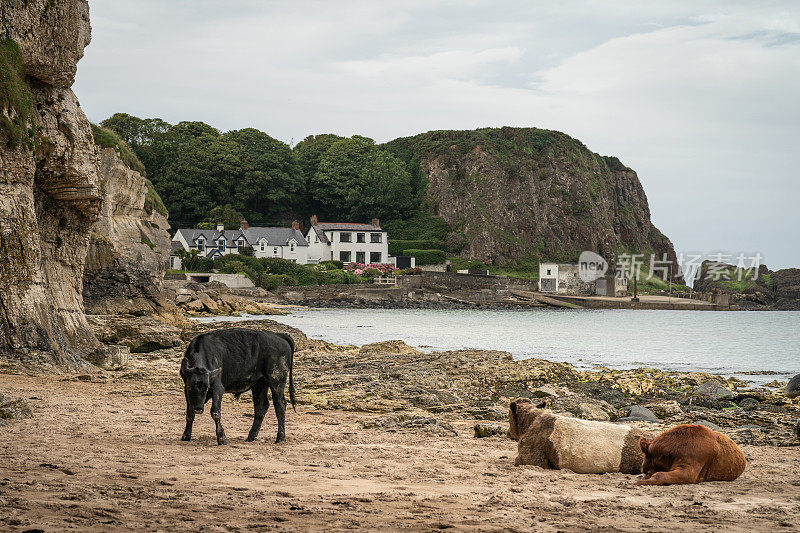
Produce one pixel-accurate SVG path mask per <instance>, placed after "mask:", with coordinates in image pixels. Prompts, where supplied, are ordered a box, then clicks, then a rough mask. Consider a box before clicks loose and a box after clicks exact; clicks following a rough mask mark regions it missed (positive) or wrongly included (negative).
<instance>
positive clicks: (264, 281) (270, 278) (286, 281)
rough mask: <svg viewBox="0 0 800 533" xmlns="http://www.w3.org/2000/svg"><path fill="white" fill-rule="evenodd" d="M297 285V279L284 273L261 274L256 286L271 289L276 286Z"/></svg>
mask: <svg viewBox="0 0 800 533" xmlns="http://www.w3.org/2000/svg"><path fill="white" fill-rule="evenodd" d="M294 285H297V280H296V279H294V278H293V277H292V276H287V275H286V274H262V275H261V276H260V277H259V279H258V286H259V287H261V288H262V289H266V290H268V291H271V290H272V289H274V288H276V287H292V286H294Z"/></svg>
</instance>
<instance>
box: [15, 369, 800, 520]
mask: <svg viewBox="0 0 800 533" xmlns="http://www.w3.org/2000/svg"><path fill="white" fill-rule="evenodd" d="M0 383H2V386H3V389H4V390H6V391H7V393H8V394H9V395H11V396H15V397H24V398H38V399H31V400H29V401H30V403H31V404H32V407H33V409H34V412H35V418H33V419H31V420H23V421H18V422H15V423H13V424H12V425H11V426H9V427H7V428H5V429H4V432H5V433H6V435H5V436H6V438H5V439H4V444H3V446H2V450H1V451H0V457H1V458H2V464H3V465H4V467H3V469H2V470H3V472H2V475H1V477H2V485H0V520H2V522H3V523H4V524H6V526H13V529H16V530H19V531H23V530H27V529H31V528H39V529H42V530H45V531H57V530H65V529H71V528H76V529H79V530H82V531H108V530H142V531H144V530H150V531H166V530H170V531H244V530H285V531H301V530H328V531H332V530H347V529H375V528H383V529H388V530H415V531H418V530H435V529H453V530H467V531H468V530H474V531H526V530H540V531H580V530H585V529H587V528H594V529H598V530H621V531H642V530H649V531H666V530H673V531H674V530H709V531H710V530H717V531H718V530H721V529H722V530H726V531H775V530H782V529H785V530H787V531H788V530H792V529H793V528H796V527H797V523H796V519H797V516H798V515H800V481H798V480H797V478H796V475H795V474H796V472H797V471H798V469H799V468H800V449H798V448H775V447H755V446H746V447H745V448H744V449H745V453H746V455H747V457H748V460H749V462H750V464H749V466H748V469H747V470H746V471H745V473H744V474H743V475H742V477H741V478H740V479H739V480H738V481H736V482H734V483H707V484H703V485H698V486H683V487H648V488H642V487H634V486H633V485H632V481H633V479H634V477H633V476H626V475H623V474H606V475H578V474H573V473H570V472H560V471H545V470H541V469H538V468H535V467H514V466H513V457H514V455H515V445H516V443H514V442H513V441H510V440H507V439H505V438H502V437H499V436H498V437H491V438H485V439H475V438H473V437H472V434H471V433H472V432H471V425H472V423H473V422H474V421H470V420H462V421H456V422H454V426H455V427H456V429H457V430H458V433H459V435H458V436H457V437H437V436H431V435H427V434H421V433H418V432H414V431H402V432H387V431H385V430H381V429H363V428H362V425H361V423H360V422H361V421H362V420H364V419H369V418H371V417H372V416H374V415H365V414H362V413H349V412H343V411H335V410H334V411H324V412H323V411H318V410H316V409H313V408H308V407H305V406H303V407H301V408H300V409H299V410H298V413H296V414H295V413H291V414H289V418H288V424H287V428H288V437H287V442H286V443H285V444H283V445H274V444H272V438H273V432H274V431H275V422H274V418H273V417H272V416H268V417H267V418H266V419H265V427H264V429H263V430H262V434H261V435H260V437H259V439H258V440H257V441H256V442H255V443H245V442H244V437H245V436H246V432H247V429H248V427H249V424H250V419H249V414H250V413H251V405H250V404H249V402H247V401H244V398H243V399H242V400H240V401H233V400H232V399H229V398H226V401H225V404H224V407H223V417H224V420H225V423H226V428H227V432H228V434H229V436H230V437H231V445H230V446H228V447H218V446H216V445H215V442H214V437H213V430H212V428H213V426H212V423H211V421H210V419H208V420H207V419H206V418H208V417H204V418H203V419H202V421H201V422H200V423H198V424H197V430H196V438H195V440H193V441H192V442H190V443H184V442H181V441H180V440H179V436H180V431H181V427H182V426H181V424H182V418H183V405H182V400H183V399H182V396H181V394H180V393H179V392H177V391H159V390H152V389H150V388H148V387H142V386H141V385H140V384H139V383H136V382H130V383H114V384H102V383H91V382H80V381H67V382H64V381H60V380H59V379H58V378H55V377H27V376H2V378H0ZM270 415H272V413H271V412H270Z"/></svg>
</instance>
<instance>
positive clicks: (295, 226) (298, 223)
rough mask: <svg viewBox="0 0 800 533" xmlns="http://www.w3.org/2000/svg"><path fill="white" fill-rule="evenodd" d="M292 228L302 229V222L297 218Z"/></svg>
mask: <svg viewBox="0 0 800 533" xmlns="http://www.w3.org/2000/svg"><path fill="white" fill-rule="evenodd" d="M292 229H300V222H298V221H297V220H295V221H294V222H292Z"/></svg>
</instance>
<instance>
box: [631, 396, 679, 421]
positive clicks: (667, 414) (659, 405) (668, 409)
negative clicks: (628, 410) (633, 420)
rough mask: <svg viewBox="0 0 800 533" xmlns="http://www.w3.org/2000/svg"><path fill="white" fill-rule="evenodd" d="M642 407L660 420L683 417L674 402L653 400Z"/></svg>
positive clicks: (676, 403)
mask: <svg viewBox="0 0 800 533" xmlns="http://www.w3.org/2000/svg"><path fill="white" fill-rule="evenodd" d="M642 407H647V408H648V409H649V410H650V411H652V412H653V414H655V415H656V416H657V417H658V418H660V419H662V420H663V419H665V418H671V417H673V416H682V415H683V409H682V408H681V404H679V403H678V402H676V401H675V400H655V401H652V402H647V403H645V404H643V405H642ZM629 416H630V415H629Z"/></svg>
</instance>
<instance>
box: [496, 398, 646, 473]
mask: <svg viewBox="0 0 800 533" xmlns="http://www.w3.org/2000/svg"><path fill="white" fill-rule="evenodd" d="M544 407H545V403H544V402H541V403H538V404H534V403H533V402H532V401H531V400H529V399H528V398H517V399H516V400H514V401H512V402H511V405H510V408H509V409H510V412H509V428H508V437H509V438H510V439H513V440H515V441H517V442H518V443H519V444H518V445H517V458H516V459H515V460H514V464H516V465H534V466H540V467H542V468H552V469H568V470H572V471H573V472H577V473H579V474H602V473H605V472H622V473H624V474H641V473H642V460H643V459H644V454H643V453H642V448H641V447H640V446H639V438H640V437H644V438H650V437H649V433H647V432H646V431H642V430H640V429H637V428H632V427H630V426H626V425H621V424H620V425H617V424H612V423H610V422H596V421H593V420H581V419H578V418H570V417H566V416H561V415H557V414H553V413H552V412H550V411H546V410H545V409H544Z"/></svg>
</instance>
